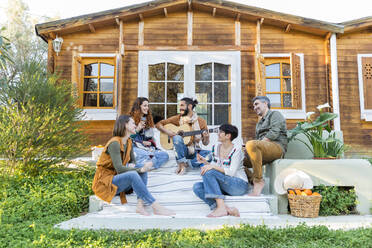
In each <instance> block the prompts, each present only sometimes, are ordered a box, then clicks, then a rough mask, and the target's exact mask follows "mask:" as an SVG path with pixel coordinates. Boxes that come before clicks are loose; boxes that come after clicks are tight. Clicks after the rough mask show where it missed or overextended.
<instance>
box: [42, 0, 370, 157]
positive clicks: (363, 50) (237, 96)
mask: <svg viewBox="0 0 372 248" xmlns="http://www.w3.org/2000/svg"><path fill="white" fill-rule="evenodd" d="M371 30H372V18H371V19H368V18H367V19H366V18H364V19H360V20H356V21H353V22H347V23H341V24H334V23H328V22H323V21H318V20H313V19H308V18H302V17H298V16H293V15H288V14H282V13H278V12H273V11H269V10H265V9H260V8H256V7H250V6H246V5H241V4H237V3H232V2H228V1H219V0H209V1H206V0H192V1H190V0H174V1H171V0H155V1H152V2H148V3H143V4H139V5H134V6H128V7H124V8H119V9H114V10H108V11H103V12H99V13H93V14H89V15H84V16H78V17H73V18H69V19H64V20H58V21H53V22H48V23H43V24H38V25H36V33H37V34H38V35H39V36H40V37H41V38H42V39H44V40H45V41H46V42H48V47H49V49H48V69H49V71H52V72H59V73H60V74H61V76H62V78H63V79H66V80H68V81H71V82H72V83H73V84H74V85H75V87H76V89H77V90H76V92H77V94H78V95H79V103H78V104H79V106H80V107H81V108H83V109H84V112H85V114H86V119H85V120H84V121H85V122H87V123H88V125H87V127H86V131H87V132H88V133H89V134H90V135H91V137H92V144H103V143H105V142H106V140H107V139H108V138H109V137H110V135H111V132H112V127H113V123H114V121H115V119H116V116H117V115H119V114H124V113H128V112H129V111H130V108H131V105H132V103H133V101H134V100H135V99H136V97H138V96H145V97H148V98H149V101H150V107H151V109H152V112H153V116H154V118H155V120H160V119H163V118H167V117H169V116H172V115H174V114H176V113H177V102H178V101H179V99H181V98H182V97H184V96H188V97H193V98H197V99H198V101H199V105H198V106H197V109H196V110H197V112H198V114H199V115H200V116H202V117H203V118H205V119H206V120H207V123H208V125H209V126H211V127H213V126H217V125H219V124H222V123H224V122H230V123H232V124H234V125H236V126H238V128H239V130H241V137H242V138H243V141H247V140H249V139H252V138H253V137H254V133H255V125H256V122H257V116H256V114H255V113H254V112H253V109H252V103H251V100H252V98H253V97H254V96H256V95H266V96H268V97H269V98H270V99H271V102H272V108H273V109H277V110H279V111H281V112H282V113H283V115H284V116H285V117H286V119H287V124H288V127H289V128H292V127H294V126H295V124H296V123H297V121H300V120H304V119H305V117H306V112H309V111H315V110H316V106H318V105H320V104H323V103H325V102H329V103H330V105H331V106H332V111H333V112H335V113H338V114H339V118H337V119H335V121H334V123H333V127H334V129H335V130H341V131H342V132H343V134H344V141H345V143H346V144H349V145H351V147H352V149H354V150H355V151H358V152H359V153H368V149H369V146H371V145H372V139H371V134H372V133H371V131H372V130H371V129H372V122H371V121H372V93H371V92H372V89H371V87H372V79H371V64H372V63H371V59H372V45H370V43H371V41H372V36H371V33H372V31H371ZM57 36H58V37H62V38H63V43H62V48H61V51H60V52H59V53H58V55H57V54H56V52H55V51H54V49H53V40H54V39H55V38H56V37H57ZM351 151H353V150H351Z"/></svg>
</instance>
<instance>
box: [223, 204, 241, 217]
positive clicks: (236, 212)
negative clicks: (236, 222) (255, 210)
mask: <svg viewBox="0 0 372 248" xmlns="http://www.w3.org/2000/svg"><path fill="white" fill-rule="evenodd" d="M226 210H227V214H228V215H231V216H235V217H240V213H239V210H238V209H237V208H236V207H228V206H226Z"/></svg>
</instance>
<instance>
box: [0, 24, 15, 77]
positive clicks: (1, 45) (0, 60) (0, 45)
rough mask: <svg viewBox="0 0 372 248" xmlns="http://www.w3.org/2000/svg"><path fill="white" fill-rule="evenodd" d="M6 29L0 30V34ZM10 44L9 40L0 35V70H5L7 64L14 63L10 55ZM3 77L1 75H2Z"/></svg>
mask: <svg viewBox="0 0 372 248" xmlns="http://www.w3.org/2000/svg"><path fill="white" fill-rule="evenodd" d="M4 30H5V28H4V27H3V28H0V32H3V31H4ZM9 50H10V43H9V39H7V38H6V37H4V36H3V35H1V34H0V69H1V70H5V65H6V62H10V63H13V60H12V59H11V58H10V55H9ZM0 75H1V74H0Z"/></svg>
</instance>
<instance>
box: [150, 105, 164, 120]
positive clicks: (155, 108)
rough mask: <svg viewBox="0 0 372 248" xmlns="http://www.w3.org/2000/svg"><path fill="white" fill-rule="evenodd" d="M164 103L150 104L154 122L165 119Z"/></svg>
mask: <svg viewBox="0 0 372 248" xmlns="http://www.w3.org/2000/svg"><path fill="white" fill-rule="evenodd" d="M164 107H165V105H164V104H150V108H151V114H152V117H153V118H154V123H157V122H159V121H161V120H164V119H165V116H164Z"/></svg>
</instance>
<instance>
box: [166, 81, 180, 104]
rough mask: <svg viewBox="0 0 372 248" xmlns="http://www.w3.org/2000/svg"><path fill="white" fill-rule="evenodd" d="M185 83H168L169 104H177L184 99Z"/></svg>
mask: <svg viewBox="0 0 372 248" xmlns="http://www.w3.org/2000/svg"><path fill="white" fill-rule="evenodd" d="M181 95H183V83H167V102H174V103H177V102H178V100H180V99H182V97H181Z"/></svg>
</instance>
